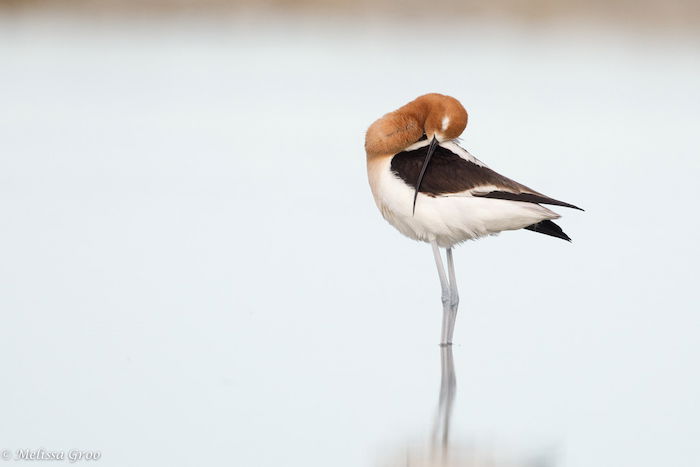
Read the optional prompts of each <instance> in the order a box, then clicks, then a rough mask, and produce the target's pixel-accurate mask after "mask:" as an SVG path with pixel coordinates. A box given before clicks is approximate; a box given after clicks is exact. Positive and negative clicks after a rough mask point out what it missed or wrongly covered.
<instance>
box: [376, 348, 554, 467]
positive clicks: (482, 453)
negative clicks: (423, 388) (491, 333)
mask: <svg viewBox="0 0 700 467" xmlns="http://www.w3.org/2000/svg"><path fill="white" fill-rule="evenodd" d="M440 370H441V371H440V395H439V397H438V407H437V413H436V414H435V419H434V421H433V429H432V435H431V437H430V442H429V444H428V446H427V447H424V446H421V445H417V444H414V445H409V446H407V447H405V448H404V449H403V450H402V453H401V454H399V455H396V456H394V457H393V458H392V459H390V460H389V461H385V462H382V463H381V464H380V465H381V466H383V467H399V466H401V467H554V466H555V465H556V463H555V462H554V460H553V459H552V458H551V455H550V454H551V453H544V454H539V455H535V456H528V457H526V456H516V455H513V454H510V452H509V451H508V450H506V449H502V448H500V447H498V446H497V445H494V444H493V443H488V447H484V446H483V445H479V443H476V442H466V441H462V442H454V441H453V442H450V426H451V422H452V409H453V406H454V401H455V395H456V392H457V377H456V375H455V365H454V357H453V356H452V346H440Z"/></svg>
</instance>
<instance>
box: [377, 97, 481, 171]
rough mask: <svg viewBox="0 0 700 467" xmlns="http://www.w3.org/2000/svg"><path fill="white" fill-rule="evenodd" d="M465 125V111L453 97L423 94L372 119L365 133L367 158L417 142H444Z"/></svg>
mask: <svg viewBox="0 0 700 467" xmlns="http://www.w3.org/2000/svg"><path fill="white" fill-rule="evenodd" d="M466 127H467V111H466V110H465V109H464V107H462V104H460V103H459V101H458V100H457V99H455V98H454V97H450V96H445V95H443V94H435V93H432V94H425V95H424V96H420V97H419V98H417V99H416V100H414V101H411V102H409V103H408V104H406V105H404V106H403V107H401V108H400V109H397V110H394V111H393V112H390V113H388V114H386V115H384V116H383V117H382V118H380V119H379V120H377V121H376V122H374V123H373V124H372V125H371V126H370V127H369V129H368V130H367V135H366V136H365V150H366V151H367V157H376V156H380V155H393V154H396V153H398V152H401V151H402V150H404V149H405V148H407V147H408V146H410V145H411V144H413V143H415V142H416V141H418V140H419V139H420V138H421V136H423V134H425V135H426V136H427V137H428V139H429V140H432V139H433V137H435V138H436V139H437V140H438V141H441V142H442V141H448V140H451V139H454V138H456V137H458V136H459V135H461V134H462V132H463V131H464V129H465V128H466Z"/></svg>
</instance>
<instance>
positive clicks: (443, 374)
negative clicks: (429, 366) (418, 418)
mask: <svg viewBox="0 0 700 467" xmlns="http://www.w3.org/2000/svg"><path fill="white" fill-rule="evenodd" d="M456 390H457V377H456V376H455V361H454V357H453V356H452V346H451V345H441V346H440V396H439V398H438V408H437V414H435V422H434V423H433V435H432V442H431V451H432V455H431V457H433V458H435V460H436V461H438V462H441V464H437V465H444V463H445V462H446V461H447V459H448V457H449V443H450V421H451V418H452V406H453V405H454V401H455V392H456Z"/></svg>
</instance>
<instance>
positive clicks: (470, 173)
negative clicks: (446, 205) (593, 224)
mask: <svg viewBox="0 0 700 467" xmlns="http://www.w3.org/2000/svg"><path fill="white" fill-rule="evenodd" d="M427 151H428V146H427V145H426V146H423V147H420V148H416V149H413V150H410V151H403V152H400V153H398V154H396V155H394V156H393V157H392V159H391V171H392V172H393V173H394V175H396V176H397V177H399V178H400V179H401V180H403V181H404V182H405V183H406V184H407V185H408V186H410V187H411V188H414V189H415V185H416V181H417V180H418V176H419V174H420V171H421V168H422V166H423V161H424V160H425V157H426V155H427ZM487 187H488V188H487ZM485 190H488V191H485ZM419 192H420V193H423V194H426V195H429V196H445V195H453V194H464V193H465V192H468V193H469V194H470V195H472V196H479V197H483V198H493V199H503V200H509V201H524V202H528V203H536V204H551V205H555V206H564V207H567V208H572V209H579V210H581V211H582V210H583V209H581V208H579V207H577V206H574V205H573V204H569V203H565V202H564V201H559V200H556V199H554V198H550V197H548V196H545V195H543V194H542V193H538V192H537V191H535V190H533V189H531V188H528V187H526V186H525V185H522V184H520V183H518V182H516V181H514V180H511V179H510V178H508V177H504V176H503V175H501V174H499V173H498V172H496V171H494V170H491V169H489V168H488V167H484V166H482V165H479V164H476V163H474V162H472V161H470V160H467V159H465V158H464V157H461V156H459V155H457V154H455V153H454V152H453V151H451V150H450V149H448V148H447V147H443V146H442V145H439V146H437V147H436V149H435V152H434V153H433V155H432V158H431V160H430V164H428V167H427V169H426V171H425V175H424V177H423V181H422V183H421V186H420V191H419Z"/></svg>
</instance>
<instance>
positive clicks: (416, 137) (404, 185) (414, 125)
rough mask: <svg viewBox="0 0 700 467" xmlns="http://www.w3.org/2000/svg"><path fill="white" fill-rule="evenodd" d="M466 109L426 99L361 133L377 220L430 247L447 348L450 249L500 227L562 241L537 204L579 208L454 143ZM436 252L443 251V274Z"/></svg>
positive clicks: (453, 291)
mask: <svg viewBox="0 0 700 467" xmlns="http://www.w3.org/2000/svg"><path fill="white" fill-rule="evenodd" d="M466 126H467V111H466V110H465V109H464V107H462V104H460V103H459V101H458V100H457V99H455V98H453V97H449V96H444V95H442V94H426V95H424V96H420V97H419V98H417V99H416V100H414V101H412V102H409V103H408V104H406V105H404V106H403V107H401V108H400V109H398V110H395V111H393V112H390V113H388V114H386V115H384V116H383V117H382V118H380V119H379V120H377V121H376V122H374V123H373V124H372V125H371V126H370V127H369V129H368V130H367V135H366V138H365V150H366V152H367V173H368V175H369V185H370V187H371V188H372V194H373V195H374V201H375V202H376V203H377V207H378V208H379V210H380V211H381V213H382V216H384V218H385V219H386V220H387V221H388V222H389V223H390V224H391V225H393V226H394V227H396V229H398V230H399V232H401V233H402V234H404V235H406V236H407V237H409V238H412V239H414V240H419V241H422V242H427V243H430V244H431V245H432V248H433V254H434V256H435V263H436V265H437V270H438V275H439V277H440V285H441V287H442V304H443V319H442V338H441V341H440V342H441V344H445V345H446V344H450V343H451V342H452V335H453V333H454V324H455V318H456V316H457V306H458V304H459V295H458V293H457V282H456V280H455V270H454V262H453V259H452V247H453V246H455V245H457V244H459V243H461V242H464V241H465V240H470V239H476V238H479V237H484V236H486V235H494V234H497V233H499V232H501V231H503V230H517V229H527V230H531V231H533V232H539V233H542V234H545V235H551V236H552V237H557V238H561V239H564V240H567V241H571V239H570V238H569V237H568V236H567V235H566V234H565V233H564V231H562V229H561V228H560V227H559V226H558V225H557V224H555V223H554V222H552V219H557V218H559V217H560V216H559V214H557V213H555V212H553V211H550V210H549V209H547V208H545V207H544V206H541V204H550V205H556V206H565V207H568V208H574V209H580V208H578V207H576V206H574V205H573V204H569V203H565V202H563V201H558V200H556V199H553V198H550V197H548V196H545V195H543V194H542V193H539V192H537V191H535V190H532V189H530V188H528V187H526V186H525V185H521V184H520V183H518V182H515V181H513V180H511V179H509V178H507V177H504V176H503V175H501V174H499V173H497V172H495V171H493V170H491V169H489V168H488V167H487V166H486V165H485V164H484V163H483V162H481V161H480V160H478V159H477V158H476V157H474V156H472V155H471V154H469V152H468V151H466V150H465V149H464V148H462V147H461V146H459V144H457V140H456V138H457V137H458V136H459V135H460V134H462V132H463V131H464V129H465V128H466ZM440 247H442V248H445V249H446V250H447V252H446V256H447V268H448V275H446V274H445V268H444V266H443V262H442V257H441V255H440Z"/></svg>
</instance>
